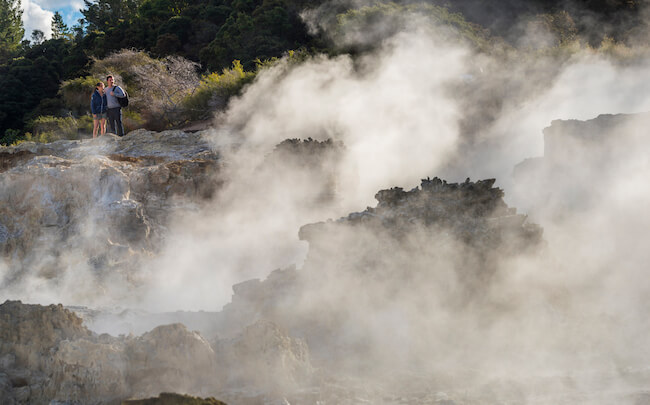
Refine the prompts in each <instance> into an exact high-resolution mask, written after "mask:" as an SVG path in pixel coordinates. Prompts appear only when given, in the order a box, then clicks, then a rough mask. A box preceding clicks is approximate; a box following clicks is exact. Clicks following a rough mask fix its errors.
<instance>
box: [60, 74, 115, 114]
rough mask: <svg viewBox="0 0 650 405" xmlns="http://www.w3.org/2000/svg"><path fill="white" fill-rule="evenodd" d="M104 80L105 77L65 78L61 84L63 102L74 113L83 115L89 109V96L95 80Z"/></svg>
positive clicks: (93, 88)
mask: <svg viewBox="0 0 650 405" xmlns="http://www.w3.org/2000/svg"><path fill="white" fill-rule="evenodd" d="M100 81H101V82H104V84H106V80H105V78H99V77H96V76H84V77H78V78H76V79H70V80H66V81H64V82H63V84H61V95H62V96H63V103H64V104H65V106H66V107H67V108H69V109H70V111H72V112H73V113H74V114H76V115H78V116H79V115H83V114H86V113H88V112H89V111H90V98H91V97H92V94H93V91H95V85H96V84H97V82H100Z"/></svg>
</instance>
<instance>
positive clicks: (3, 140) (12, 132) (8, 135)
mask: <svg viewBox="0 0 650 405" xmlns="http://www.w3.org/2000/svg"><path fill="white" fill-rule="evenodd" d="M19 138H20V131H19V130H17V129H7V130H5V133H4V135H3V136H2V137H0V145H3V146H7V145H11V144H13V143H15V142H16V141H18V140H19Z"/></svg>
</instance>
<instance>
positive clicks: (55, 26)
mask: <svg viewBox="0 0 650 405" xmlns="http://www.w3.org/2000/svg"><path fill="white" fill-rule="evenodd" d="M0 1H2V0H0ZM59 38H67V39H70V29H69V28H68V26H67V25H66V23H64V22H63V17H62V16H61V13H59V12H58V11H56V12H54V16H52V39H59Z"/></svg>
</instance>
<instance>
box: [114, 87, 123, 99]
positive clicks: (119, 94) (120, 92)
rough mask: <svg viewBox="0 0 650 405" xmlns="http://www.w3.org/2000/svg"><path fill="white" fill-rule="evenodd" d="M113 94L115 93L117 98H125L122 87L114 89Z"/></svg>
mask: <svg viewBox="0 0 650 405" xmlns="http://www.w3.org/2000/svg"><path fill="white" fill-rule="evenodd" d="M113 93H114V95H115V97H120V98H122V97H124V96H125V94H124V90H122V88H121V87H120V86H115V87H113Z"/></svg>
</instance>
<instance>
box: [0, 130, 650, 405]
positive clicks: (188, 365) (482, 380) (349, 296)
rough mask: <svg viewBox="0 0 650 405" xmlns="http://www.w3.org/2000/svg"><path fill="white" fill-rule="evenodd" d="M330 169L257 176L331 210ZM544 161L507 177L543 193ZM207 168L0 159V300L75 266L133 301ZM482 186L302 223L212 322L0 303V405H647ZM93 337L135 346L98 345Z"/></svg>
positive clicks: (298, 162)
mask: <svg viewBox="0 0 650 405" xmlns="http://www.w3.org/2000/svg"><path fill="white" fill-rule="evenodd" d="M574 125H578V124H576V123H554V126H556V127H558V126H561V127H564V126H569V127H571V128H573V126H574ZM578 126H579V125H578ZM613 128H615V129H614V130H613V131H617V130H619V129H620V128H622V124H620V125H618V124H617V125H615V126H613ZM565 129H566V128H565ZM549 131H550V132H548V131H547V132H548V133H553V131H554V130H549ZM548 136H551V137H552V136H554V135H547V137H548ZM556 141H557V139H554V140H552V142H556ZM555 149H557V150H560V151H561V150H562V147H556V148H555ZM555 149H554V150H555ZM342 151H343V146H342V145H339V144H336V143H333V142H328V141H326V142H319V141H313V140H311V139H310V140H307V141H300V140H287V141H285V142H283V143H282V144H280V145H278V146H277V147H276V150H275V151H274V152H272V153H271V152H270V151H269V154H270V155H269V158H268V159H266V160H265V161H264V163H263V165H262V166H261V168H260V170H261V171H267V169H268V168H269V167H277V166H280V167H282V169H283V170H285V173H287V174H290V175H292V176H294V177H291V179H292V180H291V181H293V182H303V181H307V182H309V183H315V185H316V187H314V188H313V189H310V193H311V194H309V196H308V197H309V198H306V199H305V201H306V204H309V205H314V206H315V205H318V204H335V202H336V184H337V176H338V173H337V170H336V168H337V166H336V163H337V161H338V159H339V154H340V153H342ZM553 156H555V155H554V154H553V153H550V152H549V154H548V156H546V157H545V158H544V159H545V160H544V162H545V163H540V162H542V161H541V160H535V161H530V162H527V163H526V164H524V165H523V166H520V167H519V168H518V173H517V174H518V176H519V178H520V179H521V178H525V177H522V175H523V174H524V171H522V170H524V169H530V170H526V171H525V174H526V176H532V177H529V179H531V178H533V177H535V175H534V173H535V170H533V168H537V169H539V168H540V167H546V169H543V170H546V171H545V172H544V173H546V174H549V173H550V172H551V171H552V170H551V169H549V168H551V167H556V166H557V163H558V162H555V161H554V160H553V158H552V157H553ZM285 163H288V164H289V165H288V166H287V167H284V164H285ZM594 164H595V163H594ZM539 165H541V166H539ZM226 167H227V164H226V163H225V162H224V161H223V157H222V156H221V155H220V153H219V152H218V151H215V150H214V149H213V148H212V147H211V145H210V144H209V142H207V141H206V137H205V134H201V133H198V134H186V133H182V132H175V131H171V132H165V133H160V134H158V133H152V132H146V131H140V132H135V133H131V134H129V135H128V136H127V137H124V138H121V139H120V138H116V137H104V138H100V139H98V140H93V141H84V142H76V141H66V142H59V143H54V144H50V145H35V144H24V145H21V146H19V147H16V148H0V186H1V187H0V200H1V201H2V203H3V204H2V205H0V252H1V253H2V260H3V262H2V264H4V266H5V267H4V268H1V267H0V276H2V281H1V283H2V284H1V286H2V287H3V289H4V290H3V291H10V290H11V289H12V288H19V287H20V288H24V287H25V286H24V285H23V284H21V283H22V282H23V280H24V279H25V275H31V276H33V275H36V276H37V280H48V281H50V282H52V283H51V285H57V284H61V283H64V282H65V280H66V279H68V278H69V276H72V277H74V275H75V274H78V273H77V270H78V269H79V268H81V267H83V268H87V267H91V268H92V269H94V272H95V273H94V274H95V275H96V277H95V279H94V283H96V284H92V285H91V286H90V287H89V288H91V289H92V288H94V287H95V286H97V287H102V286H104V285H106V284H107V283H110V282H111V277H114V275H115V274H118V275H119V276H120V277H122V278H123V279H126V280H129V281H130V282H132V283H133V285H136V284H137V280H136V279H137V277H135V276H136V275H137V272H138V269H139V266H140V264H141V263H142V262H144V261H146V260H148V258H150V257H155V255H156V254H157V250H158V249H159V247H160V245H161V240H163V239H164V238H165V236H166V226H167V221H168V220H169V216H170V215H171V213H178V212H179V211H180V212H182V211H183V210H187V211H193V210H197V209H198V207H200V206H201V205H202V204H203V203H205V202H207V201H210V200H213V199H214V198H215V195H218V194H219V193H220V192H221V190H222V188H223V187H224V182H225V181H226V180H225V179H224V177H223V176H222V171H223V170H225V168H226ZM556 168H557V167H556ZM553 170H555V169H553ZM305 174H307V175H306V176H305ZM549 178H550V177H549ZM494 184H495V181H494V180H493V179H487V180H479V181H475V182H473V181H471V180H470V179H467V180H466V181H465V182H461V183H449V182H446V181H444V180H442V179H439V178H433V179H431V178H427V179H423V180H422V181H421V183H420V185H419V186H418V187H416V188H414V189H412V190H404V189H402V188H399V187H395V188H391V189H386V190H380V191H379V192H378V193H377V194H376V196H375V197H376V199H377V205H376V206H375V207H367V208H366V209H365V210H363V211H360V212H354V213H350V214H349V215H347V216H344V217H342V218H339V219H337V220H327V221H324V222H317V223H311V224H306V225H304V226H302V227H301V228H300V229H296V232H297V233H298V234H299V237H300V238H301V239H302V240H304V241H306V242H307V243H308V244H309V252H308V255H307V257H306V259H305V262H304V264H303V265H302V266H301V267H300V268H295V267H288V268H282V269H276V270H273V271H271V272H270V273H268V276H266V277H265V278H264V279H252V280H248V281H244V282H242V283H238V284H236V285H234V286H233V287H232V289H233V295H232V299H231V302H230V303H228V304H227V305H225V306H224V308H223V309H222V310H221V311H219V312H213V313H210V312H200V313H166V314H147V313H141V312H138V311H123V312H121V311H117V312H110V313H107V311H106V310H97V309H93V308H83V307H67V308H66V307H63V306H61V305H48V306H41V305H31V304H27V303H22V302H20V301H18V300H7V301H5V302H4V303H3V304H1V305H0V398H1V399H2V401H1V402H2V404H5V403H6V404H50V403H52V404H104V403H106V404H112V403H116V404H117V403H122V402H123V401H125V403H132V404H145V403H152V404H156V403H157V404H161V403H221V401H223V403H228V404H322V405H325V404H359V403H373V404H439V405H440V404H444V405H453V404H457V405H474V404H476V405H478V404H528V403H530V404H548V405H551V404H553V405H557V404H567V405H568V404H572V405H573V404H613V403H617V404H626V405H628V404H629V405H644V404H650V386H649V385H648V381H650V372H649V371H648V370H649V369H648V367H647V364H648V362H647V361H646V360H645V357H644V352H643V351H634V352H633V354H638V356H630V353H629V350H626V348H622V347H621V344H620V343H621V342H626V341H629V342H644V341H645V340H644V339H643V338H639V337H638V336H633V337H634V339H630V340H626V339H627V338H628V337H627V336H624V335H623V333H624V332H625V331H626V330H629V329H630V326H629V325H628V324H627V320H621V319H616V318H613V317H611V316H607V315H606V314H596V316H594V317H591V314H589V313H588V311H586V310H585V307H584V306H583V305H584V302H582V301H576V300H574V299H573V296H574V295H575V294H577V293H579V291H571V289H570V286H565V285H563V284H557V283H552V282H551V281H549V280H554V278H553V275H555V274H558V273H560V274H561V272H565V271H569V270H570V269H569V270H567V269H566V268H564V267H563V266H562V264H558V263H557V262H555V261H554V260H553V257H552V255H551V254H549V252H548V251H547V249H548V246H547V244H546V242H545V240H544V235H543V230H542V228H541V227H540V226H538V225H536V224H534V223H531V222H530V221H529V220H528V217H527V216H526V215H522V214H519V213H517V211H516V209H514V208H512V207H508V205H507V204H506V203H505V202H504V199H503V198H504V193H503V191H502V190H500V189H499V188H497V187H494ZM537 184H539V183H537ZM542 191H548V190H542ZM37 251H41V252H42V255H41V256H39V255H35V254H34V252H37ZM70 252H74V254H71V253H70ZM253 254H254V252H253ZM3 269H5V270H3ZM268 270H271V269H268ZM109 275H110V276H109ZM32 285H33V286H36V287H38V286H39V285H41V284H39V283H33V284H30V285H29V286H32ZM126 285H127V286H128V285H129V284H128V283H127V284H126ZM29 286H28V287H29ZM101 322H103V323H114V324H118V323H120V322H124V323H125V324H129V327H131V326H133V325H137V326H138V327H139V328H138V331H139V332H138V333H135V334H124V335H119V336H112V335H108V334H100V333H97V332H96V326H97V325H98V324H99V323H101ZM94 328H95V329H94ZM625 328H628V329H625ZM632 330H633V331H634V332H638V331H643V330H646V329H643V328H641V327H636V326H633V325H632ZM617 333H620V334H621V335H617ZM172 392H175V393H177V394H163V393H172ZM180 394H183V395H180ZM197 397H201V398H204V399H203V400H201V399H199V398H197Z"/></svg>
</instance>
